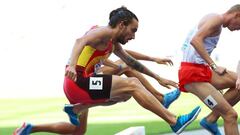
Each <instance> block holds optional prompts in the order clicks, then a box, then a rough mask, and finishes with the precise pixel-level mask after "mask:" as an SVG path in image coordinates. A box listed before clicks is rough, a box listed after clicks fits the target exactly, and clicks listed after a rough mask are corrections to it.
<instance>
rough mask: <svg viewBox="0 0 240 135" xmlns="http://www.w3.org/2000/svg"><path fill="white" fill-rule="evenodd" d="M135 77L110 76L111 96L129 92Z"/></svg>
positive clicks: (132, 87) (132, 88)
mask: <svg viewBox="0 0 240 135" xmlns="http://www.w3.org/2000/svg"><path fill="white" fill-rule="evenodd" d="M136 80H137V79H136V78H134V77H127V78H126V77H120V76H116V75H113V76H112V87H111V97H115V96H119V95H124V94H130V93H131V91H132V90H134V86H135V85H134V84H133V83H134V82H137V81H136Z"/></svg>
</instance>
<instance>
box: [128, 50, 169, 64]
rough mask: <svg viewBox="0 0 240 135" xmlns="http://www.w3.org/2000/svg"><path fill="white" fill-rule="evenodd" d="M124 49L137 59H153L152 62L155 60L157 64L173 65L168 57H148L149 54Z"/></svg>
mask: <svg viewBox="0 0 240 135" xmlns="http://www.w3.org/2000/svg"><path fill="white" fill-rule="evenodd" d="M125 51H126V52H127V53H128V54H129V55H131V56H132V57H133V58H135V59H137V60H146V61H153V62H156V63H158V64H165V65H167V64H169V65H173V62H172V61H171V60H170V59H167V58H157V57H150V56H147V55H144V54H141V53H138V52H135V51H131V50H126V49H125Z"/></svg>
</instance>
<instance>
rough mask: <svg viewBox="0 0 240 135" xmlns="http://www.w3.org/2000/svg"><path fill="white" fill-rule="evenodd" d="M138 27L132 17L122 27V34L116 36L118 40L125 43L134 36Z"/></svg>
mask: <svg viewBox="0 0 240 135" xmlns="http://www.w3.org/2000/svg"><path fill="white" fill-rule="evenodd" d="M137 29H138V21H137V20H136V19H133V20H132V22H131V23H130V24H129V25H127V26H125V27H124V28H123V31H122V34H121V35H120V36H119V37H118V42H119V43H121V44H126V43H127V42H128V41H129V40H132V39H134V38H135V33H136V32H137Z"/></svg>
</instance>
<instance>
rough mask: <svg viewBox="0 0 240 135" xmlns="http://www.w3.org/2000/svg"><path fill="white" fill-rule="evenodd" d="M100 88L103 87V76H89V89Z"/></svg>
mask: <svg viewBox="0 0 240 135" xmlns="http://www.w3.org/2000/svg"><path fill="white" fill-rule="evenodd" d="M102 89H103V78H102V77H90V79H89V90H102Z"/></svg>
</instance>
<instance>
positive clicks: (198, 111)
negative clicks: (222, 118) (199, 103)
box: [176, 108, 201, 134]
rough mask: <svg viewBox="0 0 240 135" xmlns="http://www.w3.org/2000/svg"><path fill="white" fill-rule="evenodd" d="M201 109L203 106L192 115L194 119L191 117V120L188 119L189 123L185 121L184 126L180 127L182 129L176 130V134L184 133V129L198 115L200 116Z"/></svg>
mask: <svg viewBox="0 0 240 135" xmlns="http://www.w3.org/2000/svg"><path fill="white" fill-rule="evenodd" d="M200 111H201V108H199V109H198V110H197V112H196V113H195V115H194V116H193V117H192V119H191V120H190V121H188V122H187V123H185V124H184V125H183V126H182V128H180V129H179V130H178V131H177V132H176V134H180V133H182V131H183V130H184V129H185V128H186V127H187V126H188V125H189V124H190V123H191V122H192V121H194V120H195V119H196V118H197V116H198V114H199V113H200Z"/></svg>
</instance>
